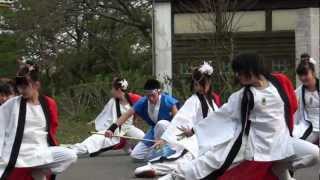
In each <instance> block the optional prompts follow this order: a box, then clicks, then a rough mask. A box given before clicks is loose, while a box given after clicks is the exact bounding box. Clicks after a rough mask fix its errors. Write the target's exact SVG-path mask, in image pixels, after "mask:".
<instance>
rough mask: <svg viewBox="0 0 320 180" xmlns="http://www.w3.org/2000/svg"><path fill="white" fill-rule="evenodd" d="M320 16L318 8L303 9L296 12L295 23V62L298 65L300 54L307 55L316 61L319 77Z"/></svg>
mask: <svg viewBox="0 0 320 180" xmlns="http://www.w3.org/2000/svg"><path fill="white" fill-rule="evenodd" d="M319 21H320V15H319V8H305V9H300V10H298V19H297V23H296V31H295V32H296V59H297V60H296V61H297V63H299V60H300V55H301V54H302V53H309V54H310V56H311V57H313V58H314V59H315V60H316V61H317V73H318V76H319V66H320V65H319V64H320V63H319V56H320V55H319V51H320V46H319V43H320V40H319V34H320V30H319V28H320V24H319Z"/></svg>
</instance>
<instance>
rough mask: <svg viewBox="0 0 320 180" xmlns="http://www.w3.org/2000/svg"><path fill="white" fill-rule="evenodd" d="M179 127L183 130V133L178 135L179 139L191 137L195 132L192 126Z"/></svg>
mask: <svg viewBox="0 0 320 180" xmlns="http://www.w3.org/2000/svg"><path fill="white" fill-rule="evenodd" d="M178 129H179V130H180V131H181V132H182V133H181V134H178V135H177V137H178V140H182V139H184V138H186V137H187V138H189V137H191V136H193V134H194V132H193V131H192V129H190V128H186V127H178Z"/></svg>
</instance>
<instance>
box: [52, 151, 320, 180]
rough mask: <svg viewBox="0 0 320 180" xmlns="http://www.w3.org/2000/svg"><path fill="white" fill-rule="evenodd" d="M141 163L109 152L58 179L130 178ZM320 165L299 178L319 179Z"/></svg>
mask: <svg viewBox="0 0 320 180" xmlns="http://www.w3.org/2000/svg"><path fill="white" fill-rule="evenodd" d="M136 166H139V164H134V163H132V162H131V160H130V158H129V157H128V156H127V155H126V154H124V153H122V152H121V151H120V152H109V153H106V154H104V155H102V156H100V157H97V158H90V159H89V158H84V159H80V160H78V162H77V164H75V165H73V166H72V167H71V168H70V169H68V170H67V171H66V172H65V173H64V174H62V175H60V176H58V178H57V180H130V179H134V177H133V170H134V169H135V167H136ZM319 168H320V165H319V166H318V167H315V168H312V169H305V170H303V171H300V172H298V173H297V176H296V178H297V180H319V176H318V174H317V172H318V170H319Z"/></svg>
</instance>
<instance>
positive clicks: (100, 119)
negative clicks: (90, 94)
mask: <svg viewBox="0 0 320 180" xmlns="http://www.w3.org/2000/svg"><path fill="white" fill-rule="evenodd" d="M114 111H116V110H115V100H114V98H112V99H110V100H109V102H108V103H107V104H106V105H105V106H104V108H103V110H102V112H101V113H100V114H99V115H98V116H97V117H96V119H95V127H96V130H97V131H104V130H106V129H108V128H109V127H110V125H111V124H112V123H113V122H114V121H115V120H117V115H116V112H114Z"/></svg>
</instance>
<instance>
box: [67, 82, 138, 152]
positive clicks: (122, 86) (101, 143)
mask: <svg viewBox="0 0 320 180" xmlns="http://www.w3.org/2000/svg"><path fill="white" fill-rule="evenodd" d="M127 89H128V82H127V80H125V79H123V78H115V79H114V80H113V82H112V90H111V93H112V96H113V97H112V98H111V99H110V100H109V102H108V103H107V104H106V105H105V107H104V109H103V111H102V112H101V113H100V114H99V115H98V117H97V118H96V119H95V127H96V130H97V131H98V132H99V134H104V133H105V131H106V130H107V129H108V128H110V126H111V125H112V124H113V123H115V122H116V121H117V119H118V118H119V117H120V116H121V115H122V114H124V113H126V112H127V111H128V110H129V109H131V107H132V106H133V105H134V104H135V103H136V102H137V101H138V100H139V99H140V96H139V95H137V94H133V93H127ZM133 119H134V115H132V116H130V117H129V119H128V121H126V123H124V124H123V125H122V126H121V128H118V129H117V131H115V135H120V136H123V135H125V136H129V137H134V138H138V139H142V138H143V137H144V132H143V131H142V130H140V129H139V128H137V127H135V126H134V125H133ZM99 134H94V135H92V136H90V137H88V138H87V139H86V140H84V141H83V142H81V143H78V144H75V145H72V146H70V148H71V149H73V150H75V151H76V152H77V154H78V155H86V154H90V156H91V157H94V156H97V155H99V154H100V153H102V152H105V151H108V150H113V149H119V148H122V146H123V145H124V144H123V143H122V141H121V139H120V138H119V137H111V138H107V137H105V136H103V135H99ZM126 148H130V147H126ZM125 150H126V149H125Z"/></svg>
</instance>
